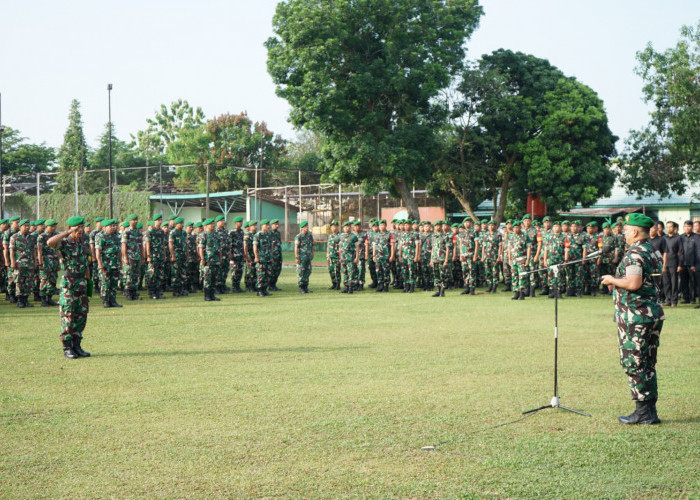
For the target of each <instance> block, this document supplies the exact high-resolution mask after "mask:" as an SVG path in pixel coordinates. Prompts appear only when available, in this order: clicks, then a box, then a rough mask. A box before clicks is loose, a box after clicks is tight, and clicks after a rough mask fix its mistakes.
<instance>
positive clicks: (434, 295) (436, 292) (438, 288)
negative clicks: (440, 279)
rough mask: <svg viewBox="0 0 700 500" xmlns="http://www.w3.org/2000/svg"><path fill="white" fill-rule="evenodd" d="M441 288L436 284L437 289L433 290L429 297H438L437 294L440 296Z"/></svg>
mask: <svg viewBox="0 0 700 500" xmlns="http://www.w3.org/2000/svg"><path fill="white" fill-rule="evenodd" d="M441 288H442V287H441V286H440V285H438V286H437V290H436V291H435V293H434V294H433V295H431V297H439V296H440V289H441Z"/></svg>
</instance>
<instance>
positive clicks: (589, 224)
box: [586, 220, 598, 227]
mask: <svg viewBox="0 0 700 500" xmlns="http://www.w3.org/2000/svg"><path fill="white" fill-rule="evenodd" d="M597 225H598V224H596V222H595V221H593V220H592V221H591V222H589V223H588V224H586V227H596V226H597Z"/></svg>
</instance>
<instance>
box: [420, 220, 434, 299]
mask: <svg viewBox="0 0 700 500" xmlns="http://www.w3.org/2000/svg"><path fill="white" fill-rule="evenodd" d="M432 252H433V225H432V223H431V222H430V221H424V222H423V233H422V234H421V245H420V258H421V284H422V288H423V290H425V291H426V292H431V291H433V290H434V289H435V284H434V283H433V267H432V266H431V265H430V257H431V254H432Z"/></svg>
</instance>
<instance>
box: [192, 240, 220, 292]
mask: <svg viewBox="0 0 700 500" xmlns="http://www.w3.org/2000/svg"><path fill="white" fill-rule="evenodd" d="M219 243H220V240H219V237H218V236H217V235H216V233H215V232H214V231H212V232H209V231H206V230H205V231H202V232H201V233H200V234H199V242H198V244H197V246H198V247H199V248H201V249H202V250H203V251H204V260H203V261H202V262H201V265H202V268H203V276H202V288H203V289H204V296H205V298H206V297H207V296H210V295H213V294H214V289H215V287H216V277H217V276H218V274H217V273H218V272H219V263H220V261H221V247H220V246H219Z"/></svg>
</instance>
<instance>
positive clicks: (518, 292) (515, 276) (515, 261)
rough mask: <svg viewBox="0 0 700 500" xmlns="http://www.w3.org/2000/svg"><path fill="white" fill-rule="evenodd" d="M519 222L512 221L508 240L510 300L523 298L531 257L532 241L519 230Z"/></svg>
mask: <svg viewBox="0 0 700 500" xmlns="http://www.w3.org/2000/svg"><path fill="white" fill-rule="evenodd" d="M520 225H521V222H520V221H519V220H516V221H514V222H513V234H511V235H510V241H509V242H508V262H509V264H510V267H511V273H512V280H513V292H514V293H513V297H512V300H525V288H526V287H527V284H528V282H529V278H528V276H527V275H521V273H525V272H527V270H528V269H529V265H530V259H531V258H532V242H531V240H530V238H528V237H527V236H526V235H525V234H524V233H523V232H522V230H521V227H520Z"/></svg>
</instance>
